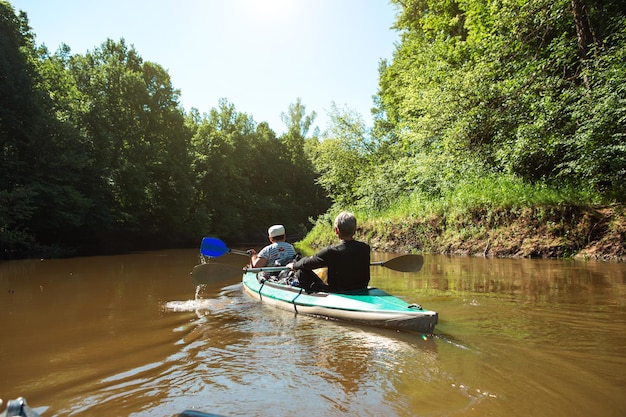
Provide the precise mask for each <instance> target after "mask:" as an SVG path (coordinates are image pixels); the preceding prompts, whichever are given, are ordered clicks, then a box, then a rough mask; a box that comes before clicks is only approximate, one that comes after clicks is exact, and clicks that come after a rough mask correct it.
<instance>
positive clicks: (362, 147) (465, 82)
mask: <svg viewBox="0 0 626 417" xmlns="http://www.w3.org/2000/svg"><path fill="white" fill-rule="evenodd" d="M392 3H393V4H394V5H396V6H397V10H398V14H397V21H396V23H395V29H397V30H398V31H399V32H400V34H401V42H400V43H399V44H398V45H397V48H396V51H395V54H394V57H393V59H392V60H391V61H390V62H388V61H382V62H381V63H380V67H379V72H380V81H379V86H380V88H379V91H378V94H377V95H376V96H375V97H374V99H375V108H374V109H373V113H374V116H375V124H374V128H373V130H372V131H371V132H370V135H369V136H367V137H366V139H365V140H364V139H363V137H364V136H363V135H362V132H360V131H358V129H357V130H354V129H352V130H350V129H344V131H343V132H336V133H337V134H333V135H331V136H332V137H334V138H336V139H334V140H326V141H324V142H323V143H322V144H321V146H320V148H319V149H318V157H317V159H316V161H317V164H316V166H317V168H318V169H320V172H321V173H322V176H321V178H320V184H322V185H323V186H324V187H325V189H326V190H327V191H328V192H329V193H330V195H332V197H333V199H334V201H335V202H336V203H338V205H342V206H345V205H350V206H353V207H356V208H357V209H360V210H362V211H363V212H364V213H366V215H367V216H371V217H379V218H381V217H382V218H385V217H391V216H395V215H396V214H398V215H399V216H397V217H399V218H402V217H411V218H414V217H415V216H416V215H421V214H422V213H423V212H424V211H437V212H438V213H437V214H442V213H443V214H446V213H449V211H450V209H451V207H454V206H455V205H457V206H458V205H461V206H463V207H468V206H476V205H482V206H485V207H489V206H494V205H495V206H498V207H499V208H507V207H511V206H512V205H518V206H531V205H533V204H542V203H549V204H566V205H567V204H582V205H585V204H599V203H611V202H616V201H617V202H623V201H624V199H625V196H626V2H624V1H621V0H602V1H599V0H557V1H554V0H521V1H520V0H514V1H513V0H495V1H494V0H489V1H487V0H452V1H440V0H392ZM349 125H350V126H353V125H351V124H347V125H346V124H344V125H343V126H349ZM337 126H342V125H337ZM325 221H326V220H325ZM442 226H443V227H445V220H444V224H443V225H442Z"/></svg>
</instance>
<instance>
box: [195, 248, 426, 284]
mask: <svg viewBox="0 0 626 417" xmlns="http://www.w3.org/2000/svg"><path fill="white" fill-rule="evenodd" d="M423 264H424V258H423V257H422V255H400V256H398V257H396V258H393V259H390V260H388V261H378V262H371V263H370V265H371V266H382V267H385V268H389V269H391V270H394V271H399V272H417V271H419V270H420V269H422V265H423ZM286 269H288V268H287V267H286V266H266V267H263V268H244V269H243V270H244V271H245V272H263V271H266V272H277V271H284V270H286ZM238 274H241V270H240V269H238V268H236V267H234V266H231V265H225V264H217V263H213V264H212V263H207V264H202V265H197V266H195V267H194V269H193V271H192V272H191V279H192V280H193V282H194V283H195V284H196V285H200V284H213V283H216V282H221V281H225V280H227V279H230V278H234V277H235V276H237V275H238Z"/></svg>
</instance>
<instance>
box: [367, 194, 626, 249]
mask: <svg viewBox="0 0 626 417" xmlns="http://www.w3.org/2000/svg"><path fill="white" fill-rule="evenodd" d="M363 229H364V231H366V233H369V234H370V236H371V240H370V242H371V244H372V247H373V249H375V250H385V251H390V250H392V251H396V252H405V251H416V250H418V251H424V252H430V253H440V254H454V255H471V256H485V257H523V258H569V257H576V258H585V259H598V260H609V261H624V260H625V259H626V245H625V243H624V242H625V240H626V215H625V210H624V206H619V205H615V206H604V207H594V208H582V207H559V206H553V207H535V208H524V209H520V210H497V211H493V210H492V211H489V212H487V211H485V210H481V209H480V208H476V209H474V210H472V211H470V212H468V213H467V214H466V215H465V216H463V217H460V218H454V217H448V216H433V217H430V218H415V219H409V220H408V221H406V219H405V220H402V221H398V222H393V221H382V222H376V221H375V222H368V223H366V224H364V225H363Z"/></svg>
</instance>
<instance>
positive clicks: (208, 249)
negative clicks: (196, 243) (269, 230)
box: [200, 237, 248, 258]
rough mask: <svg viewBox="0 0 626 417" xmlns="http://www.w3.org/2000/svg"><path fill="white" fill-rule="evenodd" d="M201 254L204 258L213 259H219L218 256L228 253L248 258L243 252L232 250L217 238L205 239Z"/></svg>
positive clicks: (201, 246)
mask: <svg viewBox="0 0 626 417" xmlns="http://www.w3.org/2000/svg"><path fill="white" fill-rule="evenodd" d="M200 253H201V254H202V255H204V256H210V257H212V258H217V257H218V256H222V255H224V254H226V253H234V254H236V255H244V256H248V254H247V253H246V252H244V251H242V250H237V249H230V248H229V247H227V246H226V244H225V243H224V242H222V241H221V240H219V239H218V238H216V237H205V238H204V239H202V244H201V245H200Z"/></svg>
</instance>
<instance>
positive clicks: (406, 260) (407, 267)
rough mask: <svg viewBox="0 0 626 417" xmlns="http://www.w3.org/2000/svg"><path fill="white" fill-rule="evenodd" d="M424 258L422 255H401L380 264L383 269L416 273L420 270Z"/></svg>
mask: <svg viewBox="0 0 626 417" xmlns="http://www.w3.org/2000/svg"><path fill="white" fill-rule="evenodd" d="M422 265H424V258H423V257H422V255H401V256H398V257H397V258H393V259H390V260H388V261H385V262H383V263H382V266H384V267H385V268H389V269H393V270H394V271H399V272H417V271H419V270H420V269H422Z"/></svg>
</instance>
